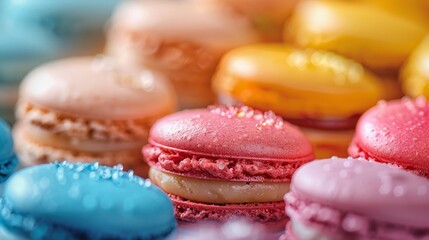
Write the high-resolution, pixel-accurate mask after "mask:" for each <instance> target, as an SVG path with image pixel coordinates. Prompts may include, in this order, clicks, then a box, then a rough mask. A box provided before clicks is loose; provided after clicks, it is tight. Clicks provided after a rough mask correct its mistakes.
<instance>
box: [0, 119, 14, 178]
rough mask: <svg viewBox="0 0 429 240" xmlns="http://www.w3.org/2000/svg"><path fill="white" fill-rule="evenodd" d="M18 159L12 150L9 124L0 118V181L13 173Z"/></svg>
mask: <svg viewBox="0 0 429 240" xmlns="http://www.w3.org/2000/svg"><path fill="white" fill-rule="evenodd" d="M17 165H18V159H17V158H16V155H15V153H14V151H13V139H12V133H11V131H10V128H9V126H8V125H7V123H6V122H5V121H3V120H2V119H0V183H3V182H4V181H6V179H7V178H8V177H9V176H10V175H11V174H12V173H13V171H14V170H15V168H16V166H17Z"/></svg>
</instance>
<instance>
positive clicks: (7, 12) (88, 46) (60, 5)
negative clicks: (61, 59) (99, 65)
mask: <svg viewBox="0 0 429 240" xmlns="http://www.w3.org/2000/svg"><path fill="white" fill-rule="evenodd" d="M119 2H120V0H92V1H86V0H75V1H55V0H39V1H29V0H24V1H15V0H4V1H2V6H1V7H2V8H3V9H2V14H1V17H0V20H3V21H6V22H9V23H10V24H12V25H13V26H14V27H15V28H16V29H22V28H35V29H41V30H43V31H45V32H47V33H48V34H49V35H50V36H51V37H54V38H55V39H56V40H57V41H58V42H59V43H60V44H61V48H62V50H63V51H64V53H65V54H66V55H65V56H69V55H70V54H72V55H87V54H94V53H99V52H100V51H101V50H102V49H103V46H104V35H105V34H104V29H105V25H106V23H107V21H108V20H109V18H110V17H111V14H112V12H113V9H114V8H115V7H116V5H117V4H118V3H119ZM27 36H28V35H27Z"/></svg>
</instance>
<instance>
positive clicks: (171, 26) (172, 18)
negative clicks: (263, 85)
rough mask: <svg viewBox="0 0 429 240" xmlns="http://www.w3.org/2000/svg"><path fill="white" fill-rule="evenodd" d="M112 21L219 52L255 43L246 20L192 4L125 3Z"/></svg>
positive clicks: (178, 2)
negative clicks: (215, 49)
mask: <svg viewBox="0 0 429 240" xmlns="http://www.w3.org/2000/svg"><path fill="white" fill-rule="evenodd" d="M112 22H113V28H118V29H119V28H123V29H125V30H131V31H135V32H142V33H146V34H147V33H151V34H153V33H158V34H160V37H161V38H162V37H166V38H171V39H175V40H179V41H183V40H188V41H191V42H195V43H198V44H201V45H203V46H210V47H213V48H218V49H219V50H227V49H230V48H233V47H235V46H239V45H242V44H246V43H249V42H255V41H256V40H258V36H257V33H256V32H255V31H254V30H253V29H252V26H251V23H250V22H249V21H248V20H247V19H246V18H244V17H240V16H237V15H236V14H234V13H233V12H231V11H228V9H224V8H219V7H215V6H207V5H204V4H195V3H192V1H171V2H170V1H156V0H151V1H125V2H123V3H122V4H121V5H120V7H119V8H118V10H117V12H116V14H115V15H114V17H113V21H112Z"/></svg>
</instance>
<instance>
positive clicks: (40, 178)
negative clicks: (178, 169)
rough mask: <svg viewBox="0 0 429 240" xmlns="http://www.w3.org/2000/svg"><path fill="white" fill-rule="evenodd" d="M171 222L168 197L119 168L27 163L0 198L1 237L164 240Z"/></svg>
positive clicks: (95, 165)
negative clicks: (30, 164)
mask: <svg viewBox="0 0 429 240" xmlns="http://www.w3.org/2000/svg"><path fill="white" fill-rule="evenodd" d="M124 196H127V197H126V198H125V197H124ZM175 226H176V221H175V220H174V216H173V206H172V205H171V201H170V200H169V199H168V197H167V196H166V195H165V194H164V193H163V192H162V191H161V190H160V189H158V188H157V187H156V186H154V185H152V184H151V183H150V181H148V180H144V179H141V178H139V177H137V176H134V175H133V172H124V171H122V169H121V167H120V166H116V167H114V168H110V167H106V166H99V165H98V163H94V164H83V163H76V164H75V163H71V162H61V163H53V164H44V165H39V166H33V167H29V168H26V169H23V170H20V171H19V172H17V173H16V174H14V175H13V176H12V177H11V178H10V179H9V180H8V181H7V183H6V185H5V190H4V194H3V198H2V199H0V238H1V239H44V240H59V239H68V240H85V239H88V240H89V239H164V238H165V237H166V236H168V235H169V234H170V233H171V232H172V231H173V230H174V229H175Z"/></svg>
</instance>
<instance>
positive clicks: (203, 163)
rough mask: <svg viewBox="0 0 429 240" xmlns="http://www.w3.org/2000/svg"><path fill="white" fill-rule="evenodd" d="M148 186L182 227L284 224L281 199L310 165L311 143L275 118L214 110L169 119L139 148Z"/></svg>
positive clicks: (253, 112) (229, 108) (236, 108)
mask: <svg viewBox="0 0 429 240" xmlns="http://www.w3.org/2000/svg"><path fill="white" fill-rule="evenodd" d="M143 154H144V156H145V160H146V161H147V162H148V164H149V165H150V166H151V169H150V172H149V177H150V179H151V180H152V182H153V183H154V184H156V185H158V186H159V187H160V188H161V189H163V190H164V191H165V192H167V193H168V194H169V196H170V198H171V199H172V201H173V204H174V206H175V215H176V218H177V219H178V220H180V221H182V222H196V221H201V220H213V221H220V222H223V221H227V220H229V219H231V218H233V217H237V216H238V217H243V218H245V219H247V220H249V221H256V222H260V223H264V224H266V225H271V226H272V227H273V228H276V226H277V227H279V225H280V226H281V225H284V223H285V221H286V218H285V215H284V204H283V202H282V196H283V195H284V194H285V193H286V192H288V191H289V183H290V178H291V177H292V174H293V173H294V172H295V170H296V169H297V168H298V167H299V166H301V165H303V164H304V163H307V162H309V161H312V160H313V159H314V154H313V149H312V148H311V145H310V143H309V141H308V139H307V138H306V137H305V136H304V135H303V133H302V132H301V131H300V130H299V129H298V128H297V127H295V126H293V125H291V124H289V123H287V122H284V121H283V119H282V118H281V117H279V116H277V115H275V114H274V113H273V112H261V111H258V110H254V109H252V108H249V107H246V106H212V107H209V108H207V109H205V108H204V109H193V110H185V111H181V112H177V113H174V114H171V115H168V116H166V117H164V118H162V119H160V120H159V121H157V122H156V123H155V124H154V126H153V127H152V129H151V131H150V137H149V144H148V145H146V146H145V147H144V148H143Z"/></svg>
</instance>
